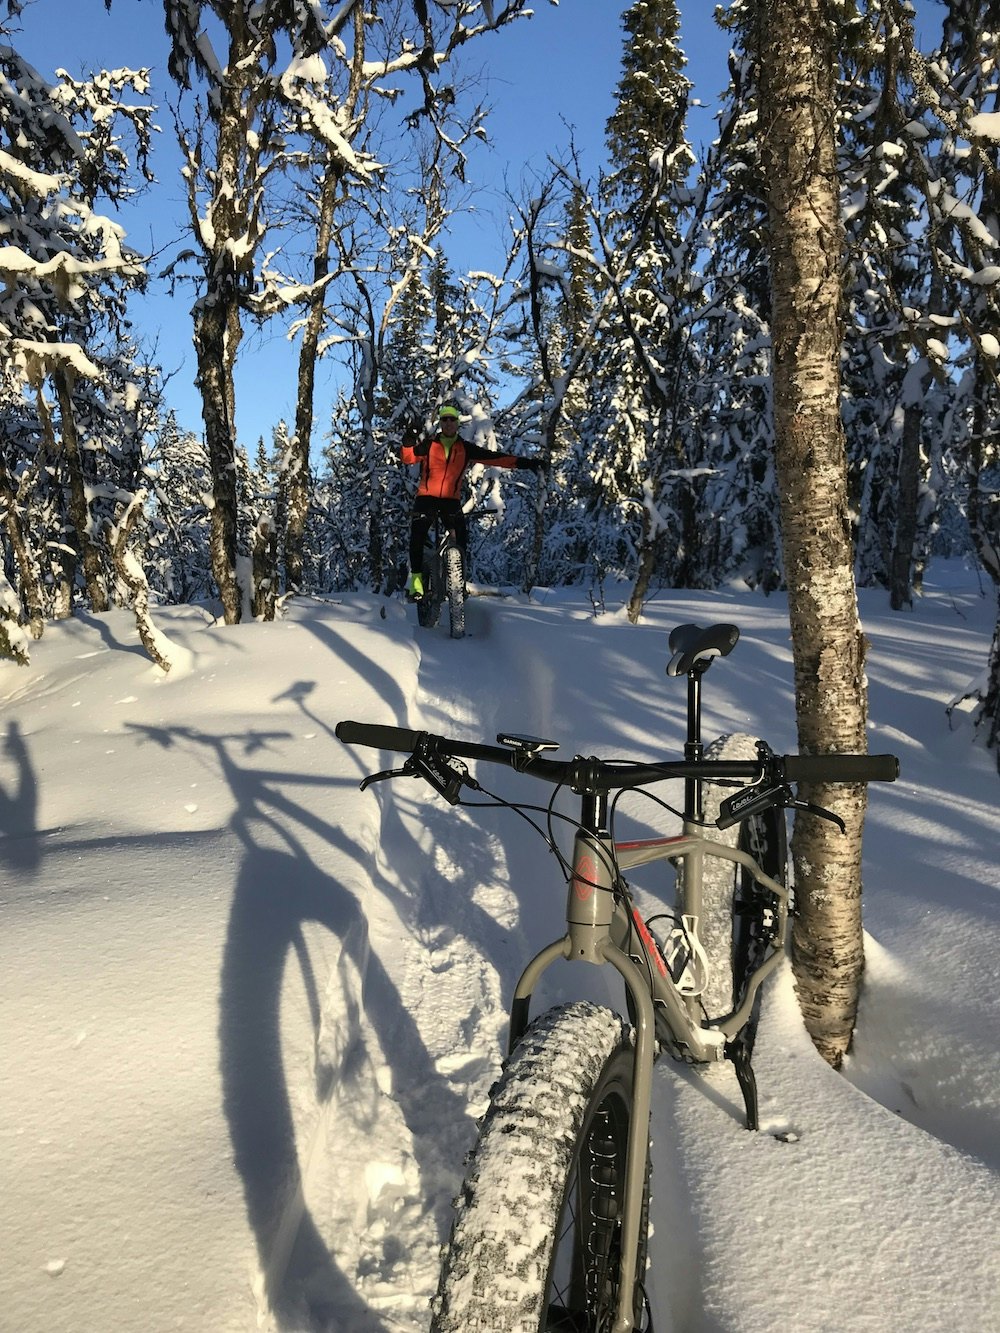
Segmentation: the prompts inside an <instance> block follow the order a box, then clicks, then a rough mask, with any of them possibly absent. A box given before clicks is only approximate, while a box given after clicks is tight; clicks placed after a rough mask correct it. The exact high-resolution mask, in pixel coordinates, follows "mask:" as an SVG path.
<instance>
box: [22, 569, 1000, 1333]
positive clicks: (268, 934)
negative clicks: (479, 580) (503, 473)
mask: <svg viewBox="0 0 1000 1333" xmlns="http://www.w3.org/2000/svg"><path fill="white" fill-rule="evenodd" d="M932 573H934V571H932ZM609 605H610V603H609ZM862 611H863V616H864V620H865V628H866V631H867V633H868V635H869V638H870V639H871V642H872V649H871V653H870V657H869V679H870V685H871V716H872V749H874V750H894V751H895V752H897V753H898V754H899V755H900V758H901V761H902V764H903V776H902V778H901V780H900V781H899V782H898V783H896V784H895V785H894V786H892V787H880V788H878V789H877V790H875V791H873V795H872V799H871V803H870V813H869V821H868V826H867V831H866V898H865V901H866V925H867V930H868V934H869V940H868V961H869V967H868V974H867V980H866V990H865V997H864V1004H863V1010H862V1019H861V1025H860V1028H859V1032H858V1036H857V1040H856V1045H855V1050H854V1053H853V1055H852V1057H851V1058H850V1060H849V1062H848V1067H847V1069H846V1076H844V1075H837V1074H834V1073H833V1072H832V1071H830V1070H829V1069H828V1068H827V1067H826V1066H825V1065H824V1064H823V1062H822V1061H821V1060H820V1059H819V1058H818V1056H816V1055H815V1053H814V1052H813V1050H812V1047H811V1046H810V1044H809V1042H808V1039H807V1038H806V1037H805V1036H804V1034H803V1031H802V1028H801V1023H800V1022H799V1020H798V1016H797V1012H796V1008H795V1001H794V995H793V993H792V988H791V982H790V978H789V977H788V976H787V975H786V976H784V977H782V978H781V979H780V980H779V983H778V984H777V985H776V986H775V987H773V989H772V995H771V1002H770V1003H769V1005H768V1007H767V1012H766V1014H765V1019H764V1024H763V1029H762V1033H761V1037H760V1040H759V1054H758V1058H757V1065H758V1077H759V1081H760V1085H761V1091H762V1094H763V1103H762V1104H763V1113H764V1115H765V1117H766V1120H767V1126H768V1127H769V1128H772V1129H776V1130H778V1129H780V1130H782V1131H787V1132H786V1133H785V1134H784V1135H783V1137H784V1138H785V1139H788V1140H790V1141H787V1142H786V1141H779V1140H778V1139H776V1138H774V1137H773V1136H772V1135H768V1134H763V1135H759V1136H751V1135H748V1134H747V1133H746V1131H745V1130H744V1129H742V1128H741V1125H740V1121H739V1098H738V1093H737V1091H736V1088H735V1083H733V1082H731V1080H730V1079H729V1076H728V1074H727V1072H726V1071H724V1070H720V1071H717V1073H715V1074H713V1075H712V1077H711V1078H709V1079H706V1078H702V1077H700V1076H686V1075H685V1074H684V1073H683V1072H681V1071H678V1070H677V1069H676V1068H675V1067H673V1066H669V1067H664V1068H662V1069H661V1070H660V1071H659V1072H658V1075H657V1089H656V1108H655V1112H654V1125H653V1131H654V1142H655V1152H656V1158H655V1173H654V1224H655V1229H656V1234H655V1239H654V1242H653V1255H654V1268H653V1274H652V1284H653V1288H654V1292H655V1300H656V1314H657V1321H656V1328H657V1330H658V1333H661V1330H674V1331H675V1333H680V1331H681V1330H684V1333H736V1330H744V1329H746V1330H748V1331H749V1330H751V1329H752V1330H754V1333H771V1331H773V1333H778V1330H788V1329H795V1330H798V1331H800V1333H820V1331H821V1330H827V1329H829V1330H833V1329H859V1330H883V1329H884V1330H891V1333H899V1331H902V1333H908V1331H909V1330H911V1329H912V1330H917V1329H920V1330H928V1329H941V1330H944V1329H953V1328H962V1329H970V1330H973V1329H974V1330H982V1331H984V1333H990V1331H991V1330H995V1331H997V1333H1000V1258H998V1247H997V1245H996V1243H995V1237H996V1235H997V1234H998V1232H1000V1150H998V1148H997V1146H996V1145H997V1144H998V1142H1000V1133H998V1131H1000V1059H998V1056H997V1041H996V1035H995V1034H996V1032H997V1031H998V1030H1000V1021H998V1020H1000V1013H998V1008H1000V999H998V996H1000V986H998V985H997V981H998V970H1000V962H998V959H1000V947H998V945H1000V891H998V888H997V878H998V877H997V873H996V859H997V858H996V848H997V842H998V833H1000V800H998V795H1000V784H998V780H997V777H996V772H995V768H994V766H993V760H992V758H991V757H990V756H988V755H986V754H985V753H983V752H982V751H981V750H977V749H974V748H971V747H970V745H969V737H968V734H967V731H966V730H965V728H964V724H959V727H958V729H957V730H954V731H951V730H949V727H948V723H947V720H946V718H945V716H944V711H943V709H944V705H945V704H946V703H947V702H948V701H949V700H950V699H951V698H952V696H953V695H954V694H956V693H957V692H959V691H960V690H961V688H962V687H963V686H964V685H965V684H966V683H967V682H968V680H969V679H970V678H971V677H973V676H974V675H975V674H977V673H978V672H979V671H981V669H982V666H983V664H984V662H985V658H986V652H987V648H988V642H989V632H990V629H991V619H990V612H991V607H990V603H989V601H988V600H984V599H982V598H981V597H980V596H979V595H978V591H977V589H976V587H975V585H974V583H973V581H972V580H971V579H970V578H969V576H967V575H965V574H962V573H961V572H960V571H955V570H952V569H945V570H944V571H943V572H941V573H940V574H939V575H937V578H936V579H935V578H932V579H930V580H929V582H928V590H927V595H926V596H925V597H924V598H923V599H922V600H921V602H920V603H919V604H918V606H917V608H916V610H915V611H914V612H913V613H912V614H909V613H907V614H902V615H893V614H892V613H890V612H889V610H888V608H887V606H886V602H885V598H884V597H882V596H881V595H880V594H864V595H863V600H862ZM684 620H696V621H699V622H701V623H708V622H710V621H713V620H734V621H736V623H738V624H739V625H740V626H741V627H742V629H743V639H742V640H741V642H740V644H739V646H738V647H737V649H736V652H735V654H734V655H733V657H731V658H730V659H727V661H726V662H725V663H720V664H718V665H717V666H716V667H714V668H713V671H712V672H711V673H710V675H709V677H708V679H707V681H706V707H705V712H706V732H708V733H710V732H711V731H714V730H742V731H752V732H758V733H760V734H763V735H765V736H766V737H767V738H768V739H769V740H770V741H771V742H772V744H774V745H775V747H776V748H786V749H793V748H794V720H793V716H792V700H791V684H790V681H791V668H790V659H789V649H788V625H787V614H786V608H785V606H784V604H783V602H782V600H781V599H780V598H778V597H772V598H769V599H760V598H756V597H751V596H749V595H747V594H746V593H745V592H738V591H732V592H723V593H719V594H707V593H665V594H663V595H662V597H661V598H660V599H659V600H657V601H656V602H655V603H653V604H652V605H651V606H650V608H649V610H648V614H647V616H646V618H645V619H644V621H643V623H642V624H641V625H639V626H637V627H633V626H630V625H629V624H628V623H627V621H626V620H625V618H624V616H623V614H622V612H621V611H618V610H615V611H612V612H610V613H609V614H607V615H604V616H602V617H599V618H597V619H595V618H594V616H593V614H592V608H591V605H590V603H589V601H588V599H587V598H586V597H585V596H582V595H581V594H579V593H577V592H573V591H562V590H560V591H558V592H556V591H550V592H540V593H538V594H536V595H535V596H533V597H532V599H530V600H528V599H525V598H519V597H508V598H502V599H499V598H485V597H484V598H476V599H475V600H474V601H473V602H472V603H471V604H470V606H469V627H470V631H471V632H470V636H469V638H468V639H466V640H465V641H463V642H461V643H455V642H452V641H451V640H449V639H448V638H447V637H446V635H445V633H444V632H443V631H434V632H430V633H428V632H423V631H418V630H417V629H416V627H415V625H414V624H413V623H412V611H410V610H408V609H407V608H404V607H403V606H402V605H401V604H399V603H384V602H383V601H381V600H380V599H376V598H372V597H368V596H364V595H360V594H359V595H349V596H345V597H343V598H341V599H338V600H333V601H327V602H318V601H309V602H303V603H300V604H296V605H294V606H293V607H292V608H291V609H290V610H289V612H288V616H287V618H286V619H285V620H283V621H282V622H280V623H278V624H275V625H271V626H265V625H248V626H240V627H234V628H226V627H224V626H221V625H217V624H215V623H213V622H212V621H211V619H210V617H209V616H208V615H207V613H206V612H205V611H204V610H202V609H198V608H172V609H169V610H163V611H161V612H160V613H159V623H160V625H161V628H162V629H163V630H164V631H165V632H166V633H167V634H168V635H169V636H170V637H171V638H172V639H173V640H174V641H175V642H176V643H177V644H178V645H180V646H182V647H183V648H184V649H185V650H186V651H187V653H189V654H190V659H189V664H188V665H187V666H186V668H184V669H181V670H178V671H176V672H174V673H172V674H171V676H170V677H168V678H166V679H164V678H163V677H162V675H161V674H160V673H158V672H157V671H156V670H155V669H153V668H152V667H151V666H150V664H149V662H148V660H147V659H146V658H145V657H144V655H143V654H142V652H141V650H140V649H139V647H138V643H137V638H136V635H135V632H134V628H133V627H132V625H131V623H130V620H129V618H128V617H127V616H126V615H125V614H124V613H113V614H110V615H107V616H102V617H90V616H84V617H80V618H78V619H76V620H74V621H72V622H70V623H69V624H65V625H59V626H53V627H50V628H49V629H48V630H47V631H46V635H45V637H44V638H43V640H42V641H41V642H40V643H38V644H37V645H34V648H33V664H32V666H31V667H30V668H29V669H26V670H25V669H17V668H15V667H13V666H11V665H9V664H0V699H2V700H3V713H2V726H3V732H2V734H3V738H4V741H5V745H4V748H3V753H2V754H0V856H2V857H3V868H4V874H3V877H2V888H0V894H2V903H3V922H4V928H3V933H2V935H0V1006H2V1014H3V1022H2V1026H0V1061H2V1067H3V1069H4V1089H3V1093H2V1095H0V1151H2V1160H3V1163H4V1166H3V1176H4V1182H3V1193H2V1196H0V1197H2V1202H0V1255H2V1262H0V1328H2V1329H3V1330H5V1333H6V1330H7V1329H10V1330H11V1333H14V1331H15V1330H16V1333H70V1331H72V1333H90V1330H93V1331H94V1333H97V1330H102V1331H103V1330H136V1333H138V1331H139V1330H142V1331H143V1333H150V1331H151V1330H152V1331H158V1330H161V1329H168V1328H169V1329H173V1328H178V1327H183V1328H186V1329H193V1330H197V1331H201V1330H204V1333H216V1331H217V1330H218V1331H220V1333H221V1331H225V1330H229V1329H233V1330H252V1329H256V1328H260V1327H271V1328H273V1329H286V1330H293V1329H296V1330H318V1329H329V1330H336V1331H337V1333H387V1331H388V1330H405V1331H406V1333H411V1331H415V1330H420V1329H425V1328H426V1327H427V1301H428V1299H429V1296H430V1295H431V1293H432V1292H433V1288H434V1284H435V1280H436V1268H437V1262H438V1247H439V1245H440V1243H441V1241H442V1239H443V1237H444V1236H445V1235H446V1234H447V1229H448V1224H449V1215H450V1199H451V1197H452V1196H453V1194H454V1193H455V1192H456V1189H457V1186H458V1181H459V1179H460V1175H461V1162H462V1156H463V1153H464V1151H465V1150H466V1148H467V1147H468V1145H469V1144H470V1142H471V1139H472V1137H473V1135H474V1132H475V1124H474V1118H475V1116H476V1115H477V1114H479V1113H480V1112H481V1110H482V1109H483V1106H484V1104H485V1097H486V1095H487V1091H488V1088H489V1085H490V1083H491V1081H492V1079H493V1077H494V1075H495V1072H496V1069H497V1068H498V1064H499V1057H500V1051H501V1048H502V1041H503V1030H504V1024H505V1009H504V1005H505V997H507V996H509V994H510V989H511V986H512V984H513V981H514V978H515V977H516V975H517V973H518V971H519V970H520V966H521V964H522V963H523V961H524V960H525V958H526V957H527V956H528V954H529V952H534V950H535V949H536V948H537V947H538V946H539V945H540V944H542V943H544V942H546V941H547V940H548V939H549V938H551V937H552V936H553V935H555V934H558V933H560V915H561V910H562V898H563V888H562V885H561V883H560V881H559V879H558V873H557V867H556V865H555V862H554V859H553V858H552V857H551V856H549V855H548V854H547V853H545V851H544V849H543V848H542V845H541V843H540V842H538V840H537V839H535V838H534V836H533V835H532V834H531V833H530V830H529V829H528V827H527V825H526V824H524V822H523V821H522V820H519V819H517V817H516V816H513V815H511V814H509V813H505V812H502V811H475V810H452V809H450V808H449V807H447V806H446V805H445V804H444V803H443V802H442V801H440V800H439V799H438V798H437V797H435V796H434V795H433V793H431V792H430V791H429V789H427V788H424V787H421V786H418V785H417V784H416V783H415V782H401V783H396V784H383V785H381V786H377V787H375V788H373V789H371V790H369V791H368V792H366V793H364V794H361V793H359V792H358V789H357V782H358V780H359V778H360V777H361V776H362V775H363V774H364V773H365V772H368V771H371V770H372V769H374V768H377V767H379V766H380V765H381V764H382V763H384V762H388V759H389V756H380V755H378V754H376V753H375V752H371V751H361V750H350V749H348V748H346V747H344V746H341V745H340V744H339V743H338V742H337V741H336V740H335V739H334V737H333V734H332V732H333V727H334V725H335V723H336V722H337V721H338V720H339V719H340V718H344V717H355V718H359V719H363V720H369V721H381V722H392V723H397V724H400V725H406V726H412V727H426V728H428V729H430V730H436V731H448V732H451V733H454V734H459V735H463V736H466V737H468V738H469V739H486V740H492V738H493V736H494V734H495V732H496V731H497V730H498V729H500V728H505V729H511V730H521V731H526V732H533V733H536V734H541V735H547V736H551V737H552V738H553V739H556V740H560V741H561V742H562V744H563V753H564V754H569V753H572V752H574V751H580V752H583V753H592V752H593V753H601V754H604V755H608V756H610V755H623V754H631V755H634V756H636V757H643V756H649V757H652V756H654V755H662V754H665V753H670V752H671V751H672V750H674V751H675V750H676V747H677V744H678V742H679V741H680V738H681V736H682V732H683V725H684V698H683V686H682V684H680V683H678V682H675V681H669V680H667V679H666V677H665V676H664V670H663V668H664V664H665V661H666V656H667V652H666V632H667V631H668V630H669V628H670V627H671V626H672V625H674V624H676V623H680V622H681V621H684ZM478 776H479V778H480V780H481V781H482V782H484V784H485V785H488V786H492V787H493V789H494V790H497V791H502V792H504V793H506V794H508V795H514V794H517V795H518V796H520V797H522V798H525V799H538V800H541V801H543V802H544V801H545V800H547V798H548V795H549V792H548V789H544V788H543V789H539V790H532V786H533V784H531V783H529V782H527V780H524V779H517V778H516V777H515V775H513V774H511V773H509V772H505V771H500V770H497V771H489V770H487V771H482V770H481V771H480V772H479V774H478ZM632 817H633V818H634V819H636V820H637V821H640V820H641V821H643V826H645V821H646V820H650V819H651V818H652V814H651V810H646V809H644V808H638V809H635V810H633V811H632ZM650 826H652V825H650ZM655 888H656V886H655V884H654V885H652V886H649V887H648V888H647V887H645V886H644V891H645V892H647V893H649V894H650V895H652V894H653V893H654V892H655ZM567 971H569V973H570V975H568V976H563V977H560V978H559V980H558V982H556V983H554V984H558V985H564V986H565V987H567V993H570V992H569V988H572V987H573V986H574V985H575V982H576V976H575V973H576V969H567ZM590 972H591V969H586V974H587V975H585V976H584V977H582V978H581V984H583V987H584V991H585V992H586V993H588V994H590V993H591V992H595V993H596V994H597V995H598V997H599V996H600V978H599V977H591V976H590V975H589V973H590ZM553 989H554V987H553ZM573 993H575V991H574V992H573Z"/></svg>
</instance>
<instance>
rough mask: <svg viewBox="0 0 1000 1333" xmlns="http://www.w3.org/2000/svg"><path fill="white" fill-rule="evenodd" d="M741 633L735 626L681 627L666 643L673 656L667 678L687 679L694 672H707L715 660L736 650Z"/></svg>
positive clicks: (668, 665)
mask: <svg viewBox="0 0 1000 1333" xmlns="http://www.w3.org/2000/svg"><path fill="white" fill-rule="evenodd" d="M739 637H740V631H739V629H738V628H737V626H736V625H708V626H707V627H706V628H702V626H701V625H678V626H677V628H676V629H672V630H671V631H670V638H669V640H668V641H667V642H668V646H669V648H670V651H671V653H673V656H672V657H671V659H670V661H669V662H668V663H667V675H668V676H686V675H687V674H688V672H690V671H694V670H701V671H707V670H708V668H709V666H710V665H711V663H712V658H713V657H726V656H727V654H729V653H731V652H732V651H733V649H734V648H735V647H736V640H737V639H738V638H739Z"/></svg>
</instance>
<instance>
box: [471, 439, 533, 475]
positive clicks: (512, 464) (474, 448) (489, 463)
mask: <svg viewBox="0 0 1000 1333" xmlns="http://www.w3.org/2000/svg"><path fill="white" fill-rule="evenodd" d="M465 453H466V457H467V458H468V460H469V462H470V463H480V464H481V465H482V466H483V467H509V468H519V469H521V470H522V471H523V470H525V469H526V470H528V471H530V472H540V471H541V470H542V468H543V467H544V464H543V463H542V460H541V459H540V458H522V457H521V456H520V455H519V454H501V453H496V452H495V451H494V450H492V449H484V448H483V446H482V445H481V444H467V445H466V446H465Z"/></svg>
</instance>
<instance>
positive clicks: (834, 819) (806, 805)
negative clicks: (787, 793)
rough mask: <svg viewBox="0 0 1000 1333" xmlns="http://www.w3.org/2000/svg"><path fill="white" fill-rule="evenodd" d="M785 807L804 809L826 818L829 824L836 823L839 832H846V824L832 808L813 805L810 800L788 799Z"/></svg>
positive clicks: (808, 812) (810, 813) (811, 813)
mask: <svg viewBox="0 0 1000 1333" xmlns="http://www.w3.org/2000/svg"><path fill="white" fill-rule="evenodd" d="M787 808H788V809H789V810H804V811H805V812H806V814H809V815H816V816H818V818H820V819H828V820H829V821H830V823H831V824H836V825H837V828H839V829H840V831H841V833H846V832H847V825H846V824H845V823H844V821H843V820H842V819H841V817H840V815H835V814H834V813H833V811H832V810H826V809H824V808H823V806H821V805H813V803H812V801H789V802H788V803H787Z"/></svg>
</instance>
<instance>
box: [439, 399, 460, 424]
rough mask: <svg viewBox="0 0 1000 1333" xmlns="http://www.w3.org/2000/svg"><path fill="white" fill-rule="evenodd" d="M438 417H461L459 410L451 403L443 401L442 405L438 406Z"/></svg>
mask: <svg viewBox="0 0 1000 1333" xmlns="http://www.w3.org/2000/svg"><path fill="white" fill-rule="evenodd" d="M438 416H439V417H454V419H455V420H456V421H459V420H460V419H461V416H462V414H461V412H460V411H459V410H458V408H457V407H455V406H454V405H453V404H452V403H445V404H444V406H443V407H439V408H438Z"/></svg>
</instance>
